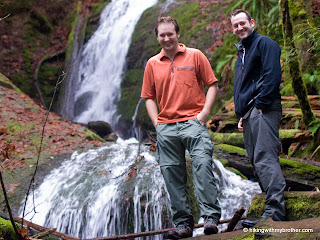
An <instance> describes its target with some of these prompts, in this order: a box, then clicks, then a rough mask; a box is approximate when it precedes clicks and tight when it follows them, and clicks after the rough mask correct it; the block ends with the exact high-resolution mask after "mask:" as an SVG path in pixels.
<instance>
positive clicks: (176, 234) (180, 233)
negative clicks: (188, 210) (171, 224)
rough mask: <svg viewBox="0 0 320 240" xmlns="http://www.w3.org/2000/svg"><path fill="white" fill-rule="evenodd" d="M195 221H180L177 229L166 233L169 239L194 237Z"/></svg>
mask: <svg viewBox="0 0 320 240" xmlns="http://www.w3.org/2000/svg"><path fill="white" fill-rule="evenodd" d="M193 227H194V222H193V220H188V221H186V222H182V223H179V224H178V225H177V227H176V229H175V230H173V231H169V232H168V233H167V235H166V238H167V239H181V238H188V237H192V233H193Z"/></svg>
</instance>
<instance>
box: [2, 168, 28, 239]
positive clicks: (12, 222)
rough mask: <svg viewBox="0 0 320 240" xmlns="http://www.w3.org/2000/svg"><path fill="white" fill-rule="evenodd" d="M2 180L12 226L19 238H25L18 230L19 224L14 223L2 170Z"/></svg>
mask: <svg viewBox="0 0 320 240" xmlns="http://www.w3.org/2000/svg"><path fill="white" fill-rule="evenodd" d="M0 181H1V187H2V190H3V195H4V199H5V202H6V205H7V210H8V213H9V217H10V221H11V224H12V227H13V229H14V231H15V233H16V235H17V237H18V239H23V238H22V236H21V234H20V233H19V232H18V229H17V226H16V224H15V223H14V219H13V217H12V212H11V208H10V204H9V201H8V197H7V191H6V188H5V186H4V182H3V178H2V173H1V171H0Z"/></svg>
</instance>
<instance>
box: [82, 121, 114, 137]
mask: <svg viewBox="0 0 320 240" xmlns="http://www.w3.org/2000/svg"><path fill="white" fill-rule="evenodd" d="M88 128H89V129H90V130H91V131H93V132H95V133H96V134H98V135H99V136H100V137H102V138H104V137H107V135H109V134H111V133H113V130H112V128H111V126H110V124H109V123H107V122H104V121H91V122H88Z"/></svg>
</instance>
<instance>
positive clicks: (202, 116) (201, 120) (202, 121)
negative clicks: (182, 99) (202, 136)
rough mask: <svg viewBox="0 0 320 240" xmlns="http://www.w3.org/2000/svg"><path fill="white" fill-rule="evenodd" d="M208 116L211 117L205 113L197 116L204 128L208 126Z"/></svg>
mask: <svg viewBox="0 0 320 240" xmlns="http://www.w3.org/2000/svg"><path fill="white" fill-rule="evenodd" d="M208 116H209V114H207V113H205V112H204V111H202V112H200V113H199V114H198V115H197V119H198V121H199V122H200V124H201V125H202V126H204V125H205V124H206V122H207V120H208Z"/></svg>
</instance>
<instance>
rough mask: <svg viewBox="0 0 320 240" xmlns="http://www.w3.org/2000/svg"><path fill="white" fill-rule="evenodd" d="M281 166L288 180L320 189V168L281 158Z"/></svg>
mask: <svg viewBox="0 0 320 240" xmlns="http://www.w3.org/2000/svg"><path fill="white" fill-rule="evenodd" d="M280 166H281V168H282V172H283V174H284V175H285V178H286V179H292V178H294V179H295V181H297V182H300V183H302V184H306V185H311V186H313V187H317V188H320V167H318V166H315V165H311V164H308V163H304V162H300V161H295V160H290V159H285V158H280Z"/></svg>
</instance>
